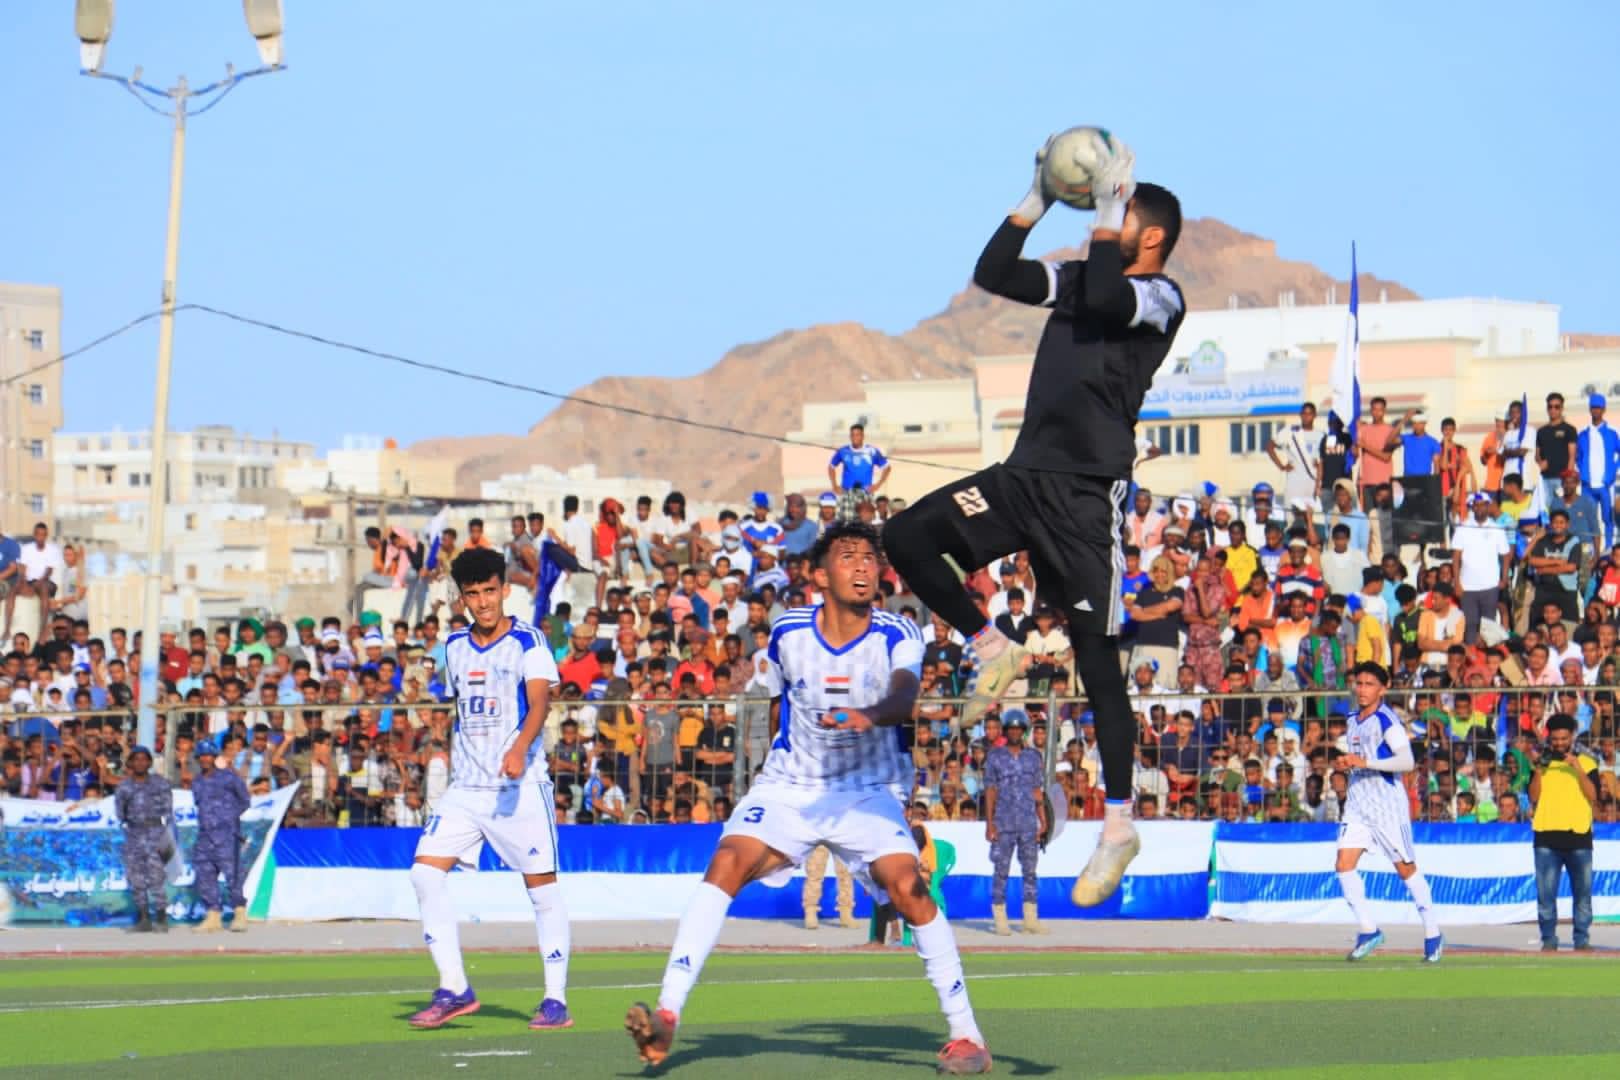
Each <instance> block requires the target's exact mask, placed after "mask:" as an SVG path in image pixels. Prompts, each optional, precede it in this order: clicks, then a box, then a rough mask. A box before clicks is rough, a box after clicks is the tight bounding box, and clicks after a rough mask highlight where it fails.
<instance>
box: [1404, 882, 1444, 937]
mask: <svg viewBox="0 0 1620 1080" xmlns="http://www.w3.org/2000/svg"><path fill="white" fill-rule="evenodd" d="M1406 891H1407V892H1409V893H1411V894H1412V899H1413V901H1414V902H1416V904H1417V909H1418V918H1420V919H1422V920H1423V936H1424V937H1426V938H1431V937H1435V936H1436V935H1438V934H1439V933H1440V920H1439V919H1438V918H1436V917H1435V914H1434V894H1433V893H1432V892H1430V891H1429V879H1428V878H1426V877H1424V876H1423V871H1421V870H1414V871H1413V872H1412V876H1411V877H1409V878H1407V879H1406Z"/></svg>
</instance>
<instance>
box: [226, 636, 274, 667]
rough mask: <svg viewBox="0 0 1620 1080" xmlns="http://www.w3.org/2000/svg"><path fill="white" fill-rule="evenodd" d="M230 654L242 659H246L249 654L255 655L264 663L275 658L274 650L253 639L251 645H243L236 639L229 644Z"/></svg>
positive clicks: (270, 661)
mask: <svg viewBox="0 0 1620 1080" xmlns="http://www.w3.org/2000/svg"><path fill="white" fill-rule="evenodd" d="M231 655H232V656H235V657H237V658H239V659H242V660H246V659H247V658H248V657H250V656H257V657H258V658H259V659H261V660H263V661H264V662H265V663H266V664H269V663H272V662H273V661H274V660H275V658H276V654H275V652H274V651H273V650H272V649H271V648H270V646H268V645H266V644H265V643H264V642H262V641H255V642H254V643H253V644H251V645H244V644H242V643H241V642H240V641H238V642H237V643H236V644H235V645H233V646H231Z"/></svg>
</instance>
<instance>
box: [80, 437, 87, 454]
mask: <svg viewBox="0 0 1620 1080" xmlns="http://www.w3.org/2000/svg"><path fill="white" fill-rule="evenodd" d="M79 449H80V450H84V451H88V450H89V449H90V440H89V439H80V440H79Z"/></svg>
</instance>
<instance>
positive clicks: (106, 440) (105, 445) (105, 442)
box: [99, 435, 112, 450]
mask: <svg viewBox="0 0 1620 1080" xmlns="http://www.w3.org/2000/svg"><path fill="white" fill-rule="evenodd" d="M99 445H100V446H101V448H102V449H103V450H111V449H112V436H111V435H103V436H102V437H101V441H100V443H99Z"/></svg>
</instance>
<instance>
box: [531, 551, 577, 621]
mask: <svg viewBox="0 0 1620 1080" xmlns="http://www.w3.org/2000/svg"><path fill="white" fill-rule="evenodd" d="M579 571H580V565H579V560H578V559H576V558H574V557H573V556H572V555H570V554H569V553H568V549H567V548H565V547H563V546H562V545H561V544H557V543H553V542H552V541H550V540H545V539H542V540H541V541H540V572H539V573H538V574H536V575H535V576H536V578H537V580H536V581H535V583H534V620H533V621H534V625H536V626H539V625H540V620H541V619H544V618H545V617H546V616H547V615H550V614H551V593H552V591H553V590H554V589H556V587H557V582H559V581H561V580H562V576H563V575H564V574H577V573H579ZM574 614H575V616H576V617H583V616H584V614H585V613H584V612H583V611H578V612H575V613H574Z"/></svg>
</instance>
